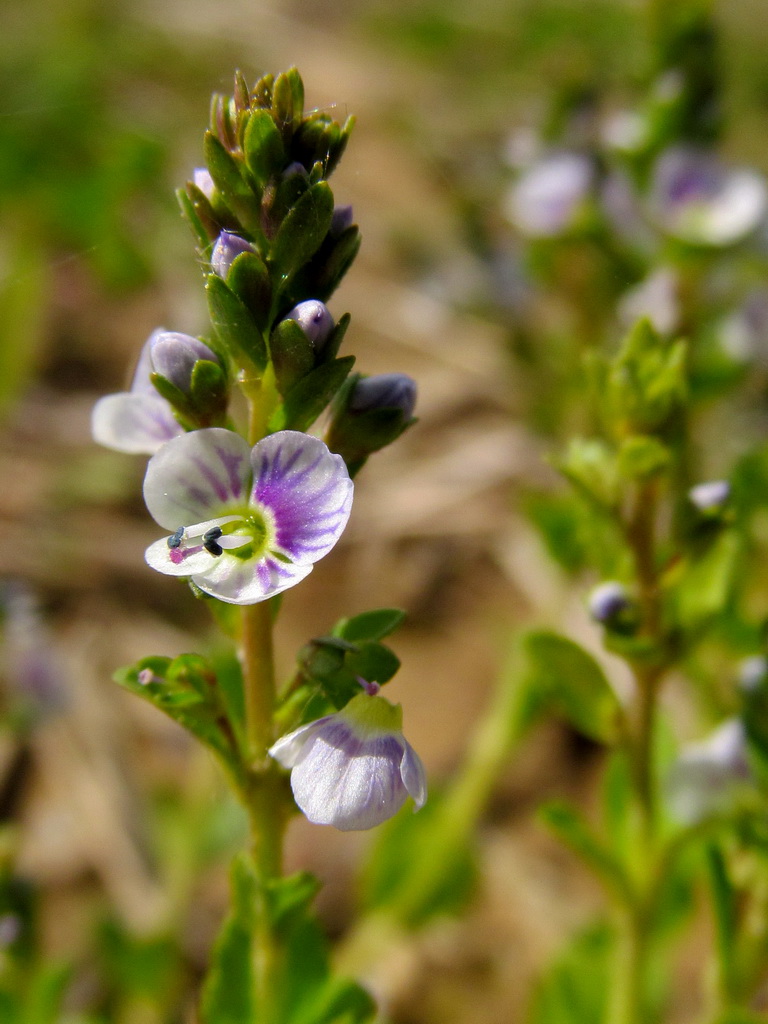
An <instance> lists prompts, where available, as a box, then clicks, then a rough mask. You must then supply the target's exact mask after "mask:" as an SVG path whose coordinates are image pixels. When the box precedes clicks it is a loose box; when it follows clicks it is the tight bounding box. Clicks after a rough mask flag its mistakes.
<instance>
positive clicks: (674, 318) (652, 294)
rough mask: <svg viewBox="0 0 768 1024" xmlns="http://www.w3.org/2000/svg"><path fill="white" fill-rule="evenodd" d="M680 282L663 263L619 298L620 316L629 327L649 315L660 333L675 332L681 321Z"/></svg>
mask: <svg viewBox="0 0 768 1024" xmlns="http://www.w3.org/2000/svg"><path fill="white" fill-rule="evenodd" d="M678 293H679V282H678V279H677V275H676V274H675V272H674V271H673V270H671V269H670V268H669V267H659V268H658V269H657V270H654V271H653V272H652V273H651V274H649V276H648V277H646V278H645V280H644V281H640V283H639V284H636V285H635V286H634V287H633V288H630V289H629V291H627V292H625V293H624V295H623V296H622V297H621V299H620V300H619V309H618V312H619V319H620V320H621V322H622V323H623V324H625V325H626V326H627V327H630V326H631V325H632V324H634V323H635V322H636V321H637V320H640V319H641V318H643V317H647V318H648V320H650V321H651V323H652V324H653V326H654V327H655V328H656V330H657V331H658V332H659V334H673V333H674V332H675V331H676V330H677V328H678V327H679V325H680V315H681V314H680V300H679V297H678Z"/></svg>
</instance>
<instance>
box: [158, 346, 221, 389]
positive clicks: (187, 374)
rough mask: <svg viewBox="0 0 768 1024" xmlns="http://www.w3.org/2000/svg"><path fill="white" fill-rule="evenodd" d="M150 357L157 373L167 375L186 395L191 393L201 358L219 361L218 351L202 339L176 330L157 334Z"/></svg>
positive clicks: (213, 361)
mask: <svg viewBox="0 0 768 1024" xmlns="http://www.w3.org/2000/svg"><path fill="white" fill-rule="evenodd" d="M150 358H151V360H152V367H153V369H154V371H155V373H159V374H160V375H161V376H163V377H165V379H166V380H168V381H170V383H171V384H173V385H174V387H177V388H178V389H179V391H183V392H184V394H185V395H188V394H189V393H190V388H191V382H192V371H193V370H194V368H195V363H196V362H197V361H198V360H199V359H207V360H209V361H210V362H212V363H218V362H219V357H218V356H217V355H216V353H215V352H213V351H212V350H211V349H210V348H208V346H207V345H205V344H203V342H202V341H199V340H198V339H197V338H193V337H191V336H190V335H189V334H178V333H176V332H174V331H164V332H163V333H162V334H158V335H157V337H156V338H155V339H154V340H153V342H152V344H151V346H150Z"/></svg>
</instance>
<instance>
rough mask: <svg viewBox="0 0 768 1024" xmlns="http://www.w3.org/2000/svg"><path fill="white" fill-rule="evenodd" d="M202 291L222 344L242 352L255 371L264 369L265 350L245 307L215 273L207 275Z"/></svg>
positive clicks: (265, 360)
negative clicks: (204, 293)
mask: <svg viewBox="0 0 768 1024" xmlns="http://www.w3.org/2000/svg"><path fill="white" fill-rule="evenodd" d="M235 262H237V261H235ZM205 291H206V294H207V296H208V309H209V312H210V317H211V323H212V324H213V326H214V328H215V330H216V333H217V335H218V336H219V338H220V340H221V342H222V344H223V345H224V346H225V347H227V348H229V349H230V350H233V351H235V352H237V351H240V352H244V353H245V355H246V356H247V357H248V358H249V359H250V360H251V362H252V363H253V364H254V366H255V367H256V368H257V369H258V370H264V368H265V366H266V365H267V349H266V346H265V344H264V339H263V337H262V335H261V331H260V330H259V328H258V326H257V325H256V321H255V320H254V318H253V317H252V316H251V314H250V312H249V310H248V308H247V306H246V305H245V304H244V303H243V302H242V301H241V300H240V299H239V298H238V297H237V296H236V295H235V294H234V292H232V291H231V290H230V289H229V288H228V287H227V285H226V284H225V282H224V281H222V279H221V278H220V277H219V276H218V274H209V275H208V280H207V283H206V286H205Z"/></svg>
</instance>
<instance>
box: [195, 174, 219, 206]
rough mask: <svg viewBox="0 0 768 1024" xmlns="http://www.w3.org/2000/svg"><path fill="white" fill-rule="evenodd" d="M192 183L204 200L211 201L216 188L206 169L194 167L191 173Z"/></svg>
mask: <svg viewBox="0 0 768 1024" xmlns="http://www.w3.org/2000/svg"><path fill="white" fill-rule="evenodd" d="M192 183H193V184H194V185H195V186H196V187H197V188H199V189H200V191H201V192H202V193H203V195H204V196H205V197H206V199H212V198H213V193H214V192H215V190H216V186H215V185H214V183H213V178H212V177H211V175H210V172H209V171H208V168H207V167H196V168H195V169H194V171H193V172H192Z"/></svg>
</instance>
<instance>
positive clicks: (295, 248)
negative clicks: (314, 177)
mask: <svg viewBox="0 0 768 1024" xmlns="http://www.w3.org/2000/svg"><path fill="white" fill-rule="evenodd" d="M332 217H333V192H332V191H331V189H330V186H329V185H328V184H327V182H325V181H320V182H318V183H317V184H315V185H312V186H311V187H310V188H308V189H307V191H306V192H305V193H304V194H303V195H302V196H301V198H300V199H299V201H298V202H297V203H296V205H295V206H294V207H292V209H291V210H290V211H289V212H288V214H287V216H286V217H285V219H284V220H283V223H282V224H281V225H280V227H279V229H278V231H277V234H276V235H275V238H274V240H273V242H272V249H271V252H270V257H269V258H270V263H271V264H272V266H273V267H274V268H275V270H276V271H277V273H278V275H279V277H280V279H281V280H282V281H287V280H289V279H290V278H291V277H292V276H293V275H294V274H295V273H296V271H297V270H299V269H300V268H301V267H302V266H303V265H304V264H305V263H306V262H307V260H309V258H310V257H311V256H312V255H313V254H314V253H315V252H317V250H318V248H319V247H320V245H321V243H322V241H323V239H324V238H325V236H326V235H327V233H328V229H329V228H330V226H331V219H332Z"/></svg>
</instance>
